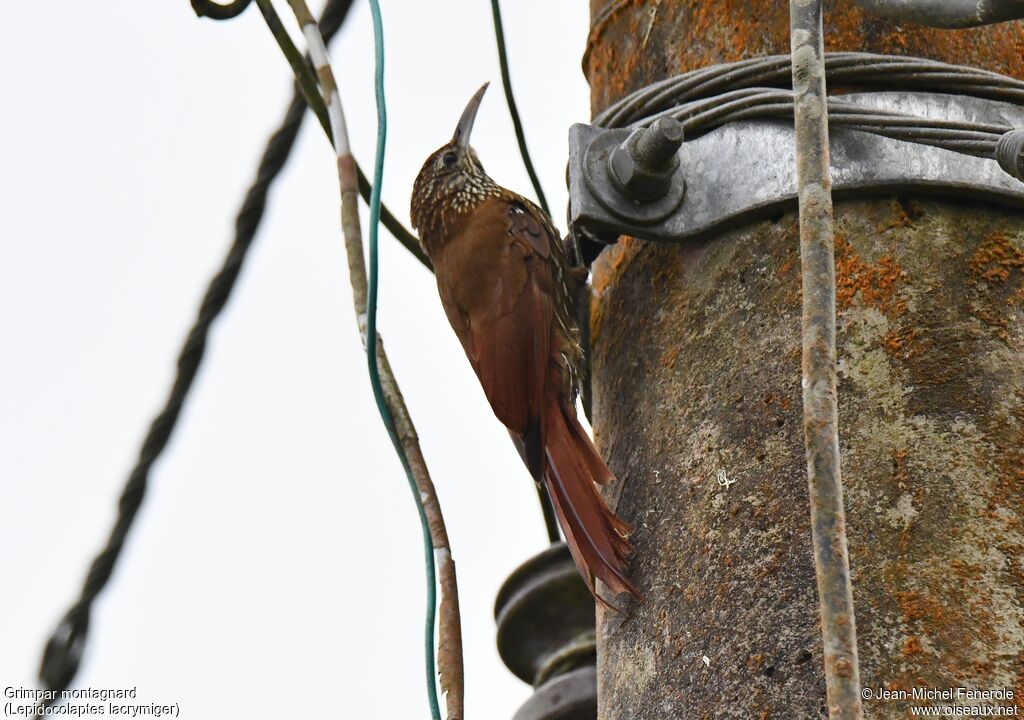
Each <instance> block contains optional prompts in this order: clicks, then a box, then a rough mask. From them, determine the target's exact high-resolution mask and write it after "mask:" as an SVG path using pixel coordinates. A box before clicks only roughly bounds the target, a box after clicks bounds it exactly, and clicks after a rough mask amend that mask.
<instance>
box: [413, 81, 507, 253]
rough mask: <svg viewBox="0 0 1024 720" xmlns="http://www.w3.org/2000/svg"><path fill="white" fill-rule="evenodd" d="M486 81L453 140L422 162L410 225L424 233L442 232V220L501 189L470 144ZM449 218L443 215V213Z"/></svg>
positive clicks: (466, 111) (456, 130)
mask: <svg viewBox="0 0 1024 720" xmlns="http://www.w3.org/2000/svg"><path fill="white" fill-rule="evenodd" d="M488 85H489V83H484V84H483V86H482V87H481V88H480V89H479V90H477V91H476V93H474V95H473V97H472V98H470V100H469V104H468V105H466V109H465V110H463V111H462V117H461V118H459V124H458V125H457V126H456V127H455V133H454V134H453V135H452V139H451V140H449V141H448V142H447V143H445V144H444V145H442V146H441V147H439V148H438V149H437V150H435V151H434V152H433V154H431V156H430V157H429V158H427V161H426V162H425V163H423V167H422V168H421V169H420V172H419V175H417V176H416V182H415V183H414V184H413V191H412V213H411V215H412V224H413V227H415V228H416V229H417V230H418V231H419V232H420V234H421V236H424V239H426V237H425V236H428V235H431V234H436V233H438V232H443V225H444V223H445V222H446V221H447V220H449V219H450V218H451V217H453V216H454V215H460V214H463V213H466V212H469V211H471V210H473V209H474V208H475V207H476V206H477V205H478V204H479V203H481V202H483V201H484V200H485V199H486V198H488V197H490V196H493V195H496V194H497V193H498V191H499V190H500V188H499V187H498V186H497V185H496V184H495V183H494V181H493V180H491V178H489V177H488V176H487V173H486V172H484V167H483V165H481V164H480V159H479V158H478V157H477V155H476V152H475V151H474V150H473V148H472V147H471V146H470V144H469V137H470V135H471V134H472V132H473V123H474V122H475V121H476V114H477V111H478V110H479V109H480V103H481V101H482V100H483V97H484V92H486V91H487V86H488ZM446 215H447V216H448V217H445V216H446Z"/></svg>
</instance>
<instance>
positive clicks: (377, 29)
mask: <svg viewBox="0 0 1024 720" xmlns="http://www.w3.org/2000/svg"><path fill="white" fill-rule="evenodd" d="M370 12H371V15H372V16H373V46H374V48H373V49H374V90H375V94H376V97H377V151H376V156H375V157H374V163H373V190H372V191H371V193H370V233H369V236H370V248H369V256H370V257H369V265H370V279H369V288H368V291H367V304H366V359H367V365H368V366H369V370H370V383H371V385H372V386H373V396H374V399H375V400H376V401H377V408H378V409H379V410H380V416H381V419H382V420H383V421H384V425H385V426H386V427H387V429H388V435H390V436H391V442H392V444H394V446H395V451H396V452H397V453H398V457H399V459H400V460H401V461H402V467H403V468H404V469H405V475H406V477H407V478H408V480H409V488H410V489H411V490H412V494H413V498H414V499H415V500H416V510H417V511H418V513H419V516H420V524H421V525H422V527H423V563H424V566H425V567H426V571H427V617H426V625H425V627H424V659H425V664H426V672H427V678H426V680H427V698H428V700H429V702H430V715H431V717H432V718H433V720H441V710H440V707H439V705H438V700H437V684H436V681H435V676H436V674H437V673H436V670H435V666H434V626H435V624H436V620H437V589H436V586H437V581H436V578H435V575H436V570H435V568H434V544H433V542H432V541H431V539H430V524H429V523H428V522H427V513H426V511H425V510H424V509H423V501H422V500H421V499H420V491H419V487H418V486H417V485H416V478H415V477H413V474H412V468H411V467H410V466H409V459H408V458H407V457H406V455H405V450H404V449H403V448H402V443H401V441H400V440H399V438H398V432H397V430H396V429H395V422H394V419H393V418H392V417H391V411H390V410H389V409H388V404H387V400H386V399H385V397H384V388H383V387H381V382H380V368H379V367H378V364H377V289H378V285H379V274H378V267H377V266H378V261H377V255H378V252H377V230H378V227H379V225H380V190H381V182H382V179H383V175H384V147H385V145H386V143H387V134H388V111H387V103H386V102H385V100H384V24H383V22H382V20H381V16H380V5H379V3H378V2H377V0H370Z"/></svg>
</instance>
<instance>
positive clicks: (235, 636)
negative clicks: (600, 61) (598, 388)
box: [0, 0, 588, 718]
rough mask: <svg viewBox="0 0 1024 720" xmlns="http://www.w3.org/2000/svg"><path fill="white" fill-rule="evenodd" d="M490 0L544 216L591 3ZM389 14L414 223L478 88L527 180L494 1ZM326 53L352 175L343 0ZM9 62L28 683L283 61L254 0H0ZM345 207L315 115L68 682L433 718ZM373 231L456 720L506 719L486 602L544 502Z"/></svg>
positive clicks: (245, 176)
mask: <svg viewBox="0 0 1024 720" xmlns="http://www.w3.org/2000/svg"><path fill="white" fill-rule="evenodd" d="M319 4H320V3H317V6H319ZM280 9H281V11H282V14H284V11H285V10H286V7H285V6H284V5H283V4H282V6H281V7H280ZM503 10H504V20H505V29H506V34H507V39H508V44H509V54H510V62H511V67H512V78H513V83H514V87H515V88H516V90H517V99H518V101H519V108H520V111H521V113H522V116H523V120H524V124H525V126H526V133H527V139H528V141H529V145H530V149H531V151H532V152H533V157H534V162H535V164H536V166H537V168H538V171H539V173H540V175H541V179H542V182H543V184H544V189H545V191H546V192H547V194H548V198H549V200H550V201H551V202H552V207H553V208H554V209H555V220H556V222H557V223H558V224H560V225H564V208H565V183H564V173H565V161H566V133H567V130H568V127H569V125H570V124H571V123H572V122H577V121H585V120H586V118H587V117H588V89H587V86H586V83H585V80H584V78H583V75H582V72H581V70H580V56H581V54H582V50H583V45H584V42H585V36H586V29H587V4H586V3H585V2H583V1H582V0H574V1H568V0H567V1H566V2H555V3H552V2H545V1H544V0H515V2H509V1H508V0H506V2H504V3H503ZM383 13H384V23H385V39H386V46H387V75H386V84H387V97H388V101H389V117H390V132H389V137H388V156H387V164H386V169H385V181H384V199H385V202H386V203H387V204H388V205H389V206H390V207H391V209H392V210H394V211H395V212H396V213H397V214H398V215H399V216H400V217H401V218H402V219H403V221H404V222H406V223H408V201H409V191H410V189H411V186H412V181H413V178H414V177H415V174H416V172H417V171H418V169H419V167H420V164H421V163H422V161H423V160H424V159H425V158H426V156H427V155H428V154H429V153H430V152H431V151H432V150H434V149H435V148H436V147H437V146H439V145H441V144H442V143H444V142H445V141H446V140H447V139H448V138H449V137H450V135H451V132H452V130H453V129H454V125H455V122H456V121H457V119H458V117H459V114H460V113H461V110H462V108H463V106H464V104H465V102H466V101H467V100H468V99H469V96H470V95H471V94H472V92H473V91H474V90H475V89H476V88H477V87H478V86H479V85H480V84H481V83H482V82H483V81H485V80H491V81H492V88H491V90H490V91H489V93H488V95H487V97H486V99H485V102H484V104H483V107H482V109H481V112H480V116H479V117H478V120H477V124H476V129H475V131H474V135H473V144H474V146H475V147H476V149H477V151H478V152H479V153H480V156H481V158H482V160H483V162H484V165H485V167H486V168H487V169H488V171H489V172H490V174H491V175H492V176H493V177H494V178H495V179H496V180H497V181H498V182H500V183H502V184H505V185H507V186H509V187H512V188H515V189H518V190H520V191H522V192H524V193H527V194H529V193H530V190H529V181H528V179H527V176H526V173H525V172H524V171H523V169H522V165H521V162H520V159H519V156H518V152H517V150H516V145H515V138H514V135H513V132H512V125H511V122H510V121H509V119H508V115H507V110H506V108H505V102H504V98H503V97H502V92H501V87H500V75H499V71H498V62H497V53H496V50H495V45H494V38H493V32H492V29H491V17H490V8H489V4H488V3H487V2H486V0H460V1H459V2H455V1H454V0H452V1H449V2H420V1H416V0H401V1H400V0H383ZM332 55H333V57H334V59H335V68H336V72H337V74H338V75H339V82H340V84H341V87H342V96H343V100H344V102H345V106H346V107H345V109H346V114H347V117H348V121H349V128H350V133H351V136H352V141H353V146H354V148H355V149H356V154H357V157H358V158H359V160H360V161H361V162H362V163H363V164H364V167H366V168H367V169H368V170H369V169H370V168H371V166H372V149H373V140H374V136H373V133H374V131H375V126H376V120H375V115H374V109H373V104H372V103H373V87H372V35H371V27H370V17H369V11H368V7H367V4H366V3H365V2H364V1H363V0H357V2H356V3H355V7H354V8H353V11H352V12H351V13H350V15H349V18H348V21H347V23H346V25H345V27H344V29H343V30H342V32H341V33H340V34H339V36H338V37H337V38H336V40H335V41H334V43H333V45H332ZM0 68H2V69H0V97H2V98H3V108H2V111H0V338H2V343H3V344H2V348H3V352H2V353H0V565H2V575H0V578H2V579H0V686H8V685H14V686H19V685H25V686H29V687H31V686H34V682H35V680H34V679H35V672H36V668H37V663H38V658H39V653H40V649H41V647H42V644H43V641H44V639H45V638H46V637H47V635H48V633H49V631H50V630H51V628H52V626H53V624H54V623H55V622H56V620H57V619H58V618H59V616H60V615H61V614H62V613H63V611H64V610H65V609H66V607H67V606H68V604H69V602H71V601H72V600H73V599H74V598H75V597H76V596H77V594H78V591H79V587H80V583H81V582H82V579H83V577H84V574H85V571H86V568H87V565H88V563H89V562H90V561H91V559H92V557H93V555H94V553H95V552H96V551H97V550H98V549H99V547H100V546H101V544H102V543H103V542H104V541H105V539H106V536H107V533H108V531H109V528H110V526H111V523H112V520H113V518H114V510H115V506H116V501H117V497H118V495H119V493H120V490H121V487H122V485H123V483H124V480H125V479H126V477H127V474H128V472H129V470H130V468H131V467H132V464H133V463H134V460H135V455H136V452H137V449H138V446H139V444H140V442H141V440H142V437H143V434H144V432H145V430H146V427H147V425H148V423H149V421H150V419H151V418H152V416H153V415H154V414H155V412H156V411H157V410H158V409H159V407H160V406H161V405H162V403H163V400H164V398H165V395H166V393H167V390H168V388H169V385H170V382H171V379H172V377H173V370H174V359H175V357H176V354H177V351H178V348H179V346H180V344H181V341H182V339H183V337H184V335H185V332H186V331H187V329H188V327H189V326H190V325H191V323H192V320H193V317H194V312H195V310H196V307H197V304H198V302H199V299H200V298H201V296H202V293H203V291H204V288H205V285H206V282H207V280H208V278H209V276H210V275H211V274H212V273H213V271H214V270H215V269H216V268H217V267H218V266H219V265H220V262H221V259H222V257H223V255H224V254H225V252H226V249H227V247H228V245H229V243H230V241H231V237H232V227H233V216H234V212H235V210H236V208H237V206H238V204H239V202H240V200H241V198H242V195H243V192H244V191H245V189H246V188H247V187H248V185H249V183H250V180H251V178H252V176H253V172H254V169H255V165H256V161H257V158H258V156H259V154H260V153H261V151H262V149H263V145H264V140H265V138H266V137H267V135H268V133H269V131H270V130H271V129H272V128H274V127H276V125H277V123H278V121H279V120H280V118H281V117H282V114H283V111H284V107H285V104H286V102H287V99H288V97H289V94H290V83H289V78H290V71H289V69H288V67H287V65H286V64H285V62H284V60H283V58H282V57H281V55H280V54H279V51H278V50H277V47H276V44H275V43H274V41H273V39H272V37H271V35H270V34H269V32H268V31H267V30H266V28H265V27H264V26H263V21H262V18H261V16H260V14H259V11H258V9H257V8H256V7H255V5H253V6H252V7H250V8H249V10H247V11H246V13H245V14H244V15H243V16H242V17H241V18H239V19H236V20H233V21H229V22H223V23H218V22H213V21H210V20H199V19H197V18H196V17H195V16H194V15H193V13H192V11H191V9H190V7H189V4H188V2H187V0H164V1H162V2H141V1H140V0H109V1H108V2H103V3H85V2H79V1H75V0H63V1H50V2H43V1H42V0H36V1H35V2H31V3H6V4H5V7H4V20H3V23H2V24H0ZM337 204H338V192H337V180H336V176H335V170H334V159H333V157H332V154H331V152H330V149H329V146H328V144H327V142H326V141H325V139H324V137H323V135H322V133H321V130H320V128H319V127H318V126H317V124H316V122H315V121H314V120H313V119H312V117H311V116H310V117H307V122H306V123H305V125H304V128H303V132H302V135H301V138H300V142H299V144H298V145H297V147H296V151H295V153H294V154H293V156H292V159H291V161H290V163H289V165H288V167H287V168H286V170H285V172H284V173H283V175H282V176H281V178H280V180H279V182H278V184H277V185H275V188H274V189H273V191H272V194H271V198H270V207H269V213H268V215H267V217H266V218H265V220H264V223H263V226H262V229H261V232H260V234H259V235H258V237H257V239H256V242H255V245H254V247H253V250H252V252H251V253H250V258H249V261H248V264H247V265H246V266H245V268H244V270H243V274H242V277H241V279H240V282H239V284H238V287H237V288H236V292H235V294H234V296H233V298H232V300H231V302H230V305H229V306H228V308H227V311H226V312H225V313H224V314H223V315H222V317H221V319H220V321H219V322H218V323H217V325H216V326H215V327H214V331H213V334H212V343H211V345H210V347H209V349H208V353H207V357H206V361H205V364H204V366H203V369H202V370H201V374H200V376H199V378H198V381H197V382H196V385H195V386H194V388H193V392H192V396H191V400H190V402H189V403H188V405H187V406H186V409H185V412H184V414H183V416H182V418H181V422H180V425H179V427H178V431H177V432H176V433H175V435H174V437H173V438H172V440H171V444H170V446H169V447H168V450H167V452H166V453H165V455H164V456H163V458H162V460H161V461H160V462H159V464H158V465H157V467H156V469H155V471H154V473H153V474H152V475H151V483H150V488H149V493H148V496H147V498H146V501H145V503H144V505H143V508H142V511H141V513H140V515H139V517H138V519H137V523H136V526H135V529H134V531H133V532H132V534H131V536H130V538H129V542H128V545H127V548H126V551H125V553H124V555H123V556H122V558H121V562H120V564H119V566H118V567H117V569H116V571H115V574H114V577H113V581H112V583H111V585H110V586H109V587H108V589H107V591H106V592H105V593H104V594H103V595H102V596H101V598H100V600H99V602H98V604H97V606H96V608H95V612H94V614H93V622H92V630H91V637H90V642H89V647H88V650H87V655H86V659H85V663H84V667H83V670H82V672H81V673H80V675H79V677H78V680H77V685H78V686H79V687H85V686H94V687H108V688H117V687H124V686H128V687H132V686H137V687H138V689H139V698H140V701H141V702H147V703H148V702H158V703H159V702H169V703H173V702H180V703H181V709H182V717H184V718H214V717H284V716H296V715H306V714H314V713H315V715H316V716H318V717H344V718H417V717H419V718H425V717H427V716H428V714H427V707H426V698H425V692H424V688H423V666H422V662H423V659H422V622H423V606H424V580H423V568H422V562H421V558H422V549H421V544H420V542H421V540H420V528H419V525H418V522H417V517H416V514H415V510H414V507H413V504H412V500H411V498H410V493H409V489H408V487H407V485H406V480H405V478H404V476H403V474H402V471H401V468H400V466H399V464H398V461H397V460H396V458H395V455H394V453H393V451H392V449H391V447H390V444H389V442H388V439H387V436H386V433H385V431H384V429H383V427H382V425H381V423H380V420H379V419H378V417H377V411H376V409H375V407H374V405H373V402H372V397H371V393H370V387H369V383H368V381H367V376H366V370H365V363H364V356H363V354H362V349H361V345H360V342H359V340H358V335H357V330H356V324H355V320H354V317H353V313H352V307H351V296H350V290H349V285H348V278H347V273H346V268H345V260H344V250H343V247H342V242H341V236H340V231H339V227H338V207H337ZM364 219H365V213H364ZM381 242H382V258H381V268H382V286H381V315H380V328H381V332H382V334H383V336H384V338H385V341H386V342H387V347H388V351H389V355H390V357H391V360H392V364H393V365H394V367H395V370H396V373H397V375H398V378H399V381H400V383H401V385H402V388H403V390H404V391H405V395H406V399H407V401H408V404H409V406H410V409H411V412H412V415H413V419H414V420H415V422H416V424H417V426H418V429H419V432H420V437H421V441H422V443H423V447H424V450H425V453H426V457H427V461H428V463H429V465H430V469H431V471H432V473H433V476H434V479H435V482H436V484H437V486H438V492H439V494H440V498H441V502H442V505H443V508H444V511H445V515H446V519H447V522H448V528H449V533H450V536H451V541H452V545H453V550H454V557H455V560H456V563H457V567H458V572H459V580H460V589H461V601H462V618H463V630H464V638H465V655H466V675H467V677H466V681H467V696H468V715H469V716H470V717H488V718H503V717H510V716H511V715H512V713H513V712H514V710H515V709H516V708H518V706H519V705H520V703H521V702H522V701H523V700H525V698H526V697H527V696H528V695H529V694H530V689H529V688H528V687H527V686H526V685H524V684H523V683H521V682H520V681H519V680H517V679H515V678H514V677H513V676H512V675H511V674H510V673H509V672H508V671H507V670H505V668H504V666H503V665H502V664H501V662H500V660H499V658H498V656H497V652H496V650H495V646H494V622H493V617H492V606H493V601H494V596H495V593H496V592H497V589H498V587H499V585H500V583H501V582H502V580H503V579H504V578H505V577H506V576H507V575H508V573H509V572H510V571H511V570H512V569H513V568H514V567H516V566H517V565H518V564H519V563H521V562H522V561H524V560H526V559H527V558H528V557H530V556H531V555H533V554H534V553H536V552H538V551H540V550H542V549H543V548H544V546H545V542H546V540H545V535H544V530H543V524H542V521H541V516H540V513H539V511H538V508H537V501H536V497H535V493H534V490H533V486H532V484H531V482H530V480H529V477H528V476H527V474H526V472H525V470H524V469H523V467H522V464H521V462H520V460H519V459H518V456H517V455H516V453H515V451H514V449H513V448H512V445H511V443H510V442H509V440H508V436H507V434H506V433H505V431H504V429H503V428H502V427H501V426H500V425H499V423H498V422H497V421H495V420H494V418H493V415H492V414H491V411H490V408H489V407H488V406H487V403H486V400H485V399H484V396H483V393H482V392H481V391H480V389H479V387H478V385H477V382H476V379H475V377H474V376H473V374H472V371H471V369H470V367H469V365H468V363H467V362H466V360H465V357H464V355H463V353H462V350H461V348H460V347H459V345H458V342H457V340H456V339H455V336H454V335H453V334H452V333H451V331H450V329H449V327H448V324H447V322H446V320H445V318H444V315H443V312H442V310H441V306H440V302H439V301H438V299H437V294H436V289H435V286H434V282H433V278H432V277H431V276H430V275H429V274H428V273H427V272H426V271H425V270H423V269H422V268H421V267H420V266H419V265H418V263H416V261H415V260H413V259H412V258H411V256H410V255H408V254H407V253H406V252H405V251H404V250H403V249H402V248H401V247H400V246H398V244H397V243H396V242H394V241H393V239H392V238H391V237H390V236H389V235H387V234H386V232H385V231H384V230H383V228H382V235H381Z"/></svg>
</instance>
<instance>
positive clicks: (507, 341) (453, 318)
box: [435, 198, 558, 477]
mask: <svg viewBox="0 0 1024 720" xmlns="http://www.w3.org/2000/svg"><path fill="white" fill-rule="evenodd" d="M556 242H558V239H557V237H551V230H550V229H549V225H548V224H547V223H546V222H543V221H542V220H541V219H539V218H538V217H536V215H535V211H534V210H533V208H531V207H529V206H527V205H525V204H523V203H521V202H518V201H515V200H512V201H509V200H507V199H503V198H491V199H489V200H487V201H486V202H485V203H483V204H482V205H481V206H480V207H479V208H477V209H476V210H475V211H474V212H473V213H472V214H471V215H470V217H469V218H468V220H467V222H466V224H465V226H464V227H463V228H462V229H461V232H459V233H457V234H455V236H453V237H452V238H451V239H450V240H449V242H448V243H446V245H445V247H444V249H443V251H442V252H441V253H439V256H438V257H437V259H436V260H435V272H436V275H437V283H438V290H439V292H440V295H441V301H442V304H443V305H444V308H445V312H446V313H447V315H448V319H449V321H450V322H451V324H452V327H453V328H454V329H455V333H456V334H457V335H458V337H459V340H460V341H461V342H462V346H463V348H464V349H465V351H466V355H467V357H468V358H469V361H470V363H471V364H472V365H473V369H474V370H475V371H476V374H477V377H478V378H479V379H480V384H481V385H482V386H483V389H484V393H485V394H486V395H487V399H488V401H489V402H490V404H491V408H492V409H493V410H494V414H495V415H496V416H497V417H498V419H499V420H501V422H502V423H504V424H505V426H506V427H508V429H509V430H511V431H512V432H513V433H515V434H517V435H519V436H521V437H522V438H523V442H524V445H525V455H526V461H527V465H529V466H530V470H531V471H532V472H533V473H534V476H535V477H537V476H538V475H539V473H540V472H542V467H543V452H544V450H543V438H542V437H541V428H540V418H541V414H542V411H543V408H542V401H543V398H544V397H545V395H546V393H545V391H544V384H545V382H546V381H547V379H548V369H549V367H550V359H551V325H552V319H553V317H554V305H553V303H554V296H553V277H554V272H553V269H552V267H551V262H552V258H551V248H552V243H556Z"/></svg>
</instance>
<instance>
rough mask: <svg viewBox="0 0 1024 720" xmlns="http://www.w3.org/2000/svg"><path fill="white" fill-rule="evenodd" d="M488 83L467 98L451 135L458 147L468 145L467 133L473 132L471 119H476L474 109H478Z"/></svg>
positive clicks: (466, 146)
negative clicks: (467, 101)
mask: <svg viewBox="0 0 1024 720" xmlns="http://www.w3.org/2000/svg"><path fill="white" fill-rule="evenodd" d="M488 85H490V83H489V82H485V83H484V84H483V85H482V86H481V87H480V89H479V90H477V91H476V92H475V93H473V97H471V98H470V99H469V104H468V105H466V109H465V110H463V111H462V117H461V118H459V124H458V125H457V126H456V127H455V134H454V135H452V142H453V143H455V144H456V145H458V146H459V147H460V148H468V147H469V135H470V133H472V132H473V121H475V120H476V111H477V110H479V109H480V102H481V101H482V100H483V99H484V93H485V92H487V86H488Z"/></svg>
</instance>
